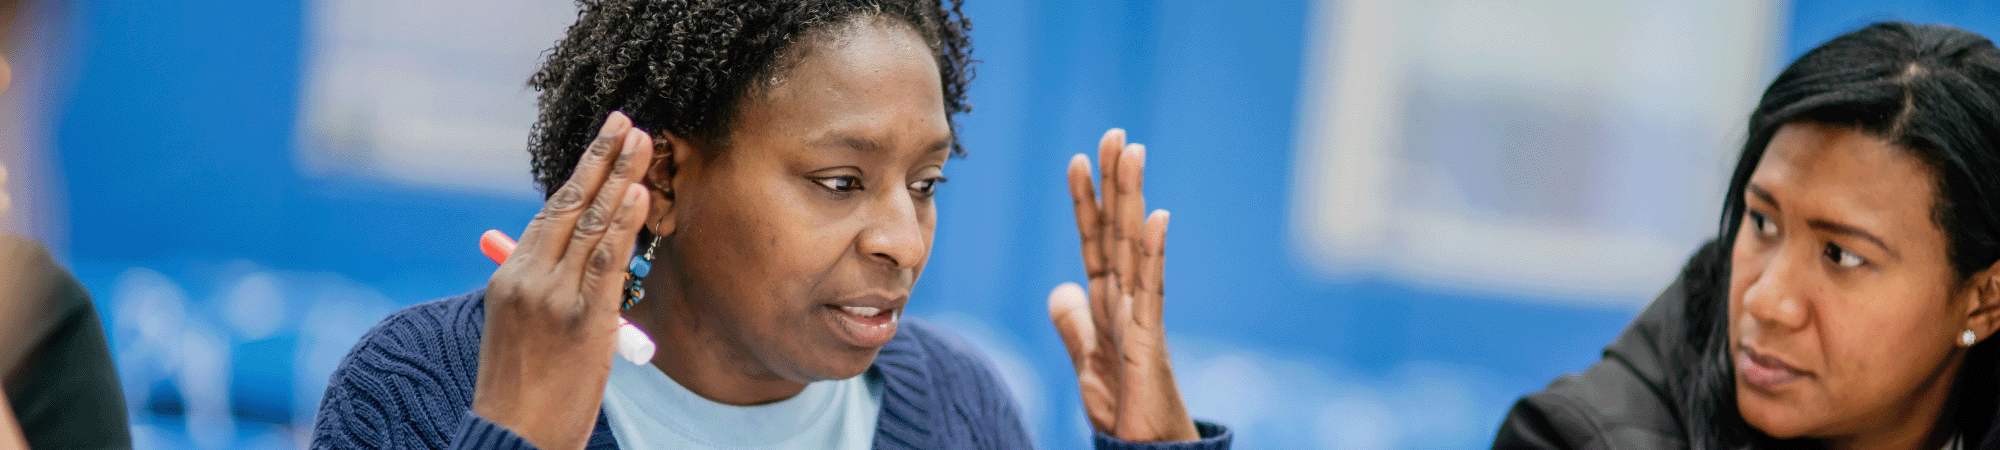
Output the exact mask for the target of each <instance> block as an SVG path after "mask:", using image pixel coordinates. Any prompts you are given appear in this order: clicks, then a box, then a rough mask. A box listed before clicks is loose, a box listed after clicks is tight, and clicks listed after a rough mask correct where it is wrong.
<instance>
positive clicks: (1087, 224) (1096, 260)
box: [1069, 153, 1107, 282]
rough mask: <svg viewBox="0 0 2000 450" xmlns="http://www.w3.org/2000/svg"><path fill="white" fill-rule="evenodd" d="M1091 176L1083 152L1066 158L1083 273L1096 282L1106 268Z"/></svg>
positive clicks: (1100, 217)
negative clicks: (1099, 240)
mask: <svg viewBox="0 0 2000 450" xmlns="http://www.w3.org/2000/svg"><path fill="white" fill-rule="evenodd" d="M1092 184H1093V182H1092V180H1091V179H1090V157H1087V156H1084V155H1083V154H1082V153H1078V154H1076V156H1075V157H1071V158H1070V159H1069V198H1070V203H1071V204H1072V207H1074V208H1075V209H1076V232H1077V235H1078V238H1079V240H1081V241H1082V242H1083V272H1084V274H1085V275H1086V276H1088V277H1089V278H1088V279H1089V280H1092V282H1096V280H1098V279H1099V278H1102V277H1104V271H1105V270H1107V268H1106V267H1105V263H1104V247H1103V246H1102V245H1101V244H1099V243H1098V239H1100V238H1101V237H1102V236H1103V234H1102V233H1103V232H1104V229H1103V226H1104V225H1103V219H1104V216H1103V214H1101V211H1099V209H1098V206H1097V189H1096V188H1094V187H1092V186H1091V185H1092Z"/></svg>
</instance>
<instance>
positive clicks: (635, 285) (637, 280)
mask: <svg viewBox="0 0 2000 450" xmlns="http://www.w3.org/2000/svg"><path fill="white" fill-rule="evenodd" d="M659 247H660V236H659V235H653V237H652V239H648V240H647V241H646V251H644V252H640V253H639V254H636V255H632V262H631V263H630V264H627V265H626V266H625V309H632V305H636V304H639V300H640V299H644V298H646V286H645V284H644V283H643V282H644V281H645V280H646V274H647V273H651V272H652V271H653V249H655V248H659Z"/></svg>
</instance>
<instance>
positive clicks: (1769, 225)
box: [1745, 211, 1778, 236]
mask: <svg viewBox="0 0 2000 450" xmlns="http://www.w3.org/2000/svg"><path fill="white" fill-rule="evenodd" d="M1745 216H1747V218H1748V219H1750V229H1751V230H1752V231H1755V232H1757V235H1758V236H1776V235H1778V224H1777V223H1776V222H1772V221H1771V218H1770V217H1768V216H1765V215H1764V213H1760V212H1756V211H1750V212H1749V213H1748V214H1745Z"/></svg>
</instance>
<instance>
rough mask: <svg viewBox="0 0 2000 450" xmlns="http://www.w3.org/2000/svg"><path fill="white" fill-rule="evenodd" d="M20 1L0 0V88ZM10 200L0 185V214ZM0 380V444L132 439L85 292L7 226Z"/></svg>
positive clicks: (108, 444) (1, 169)
mask: <svg viewBox="0 0 2000 450" xmlns="http://www.w3.org/2000/svg"><path fill="white" fill-rule="evenodd" d="M25 6H26V5H23V4H22V2H18V1H11V0H0V94H4V93H5V91H6V88H7V85H8V84H11V82H12V81H13V65H12V64H11V63H10V60H13V58H15V56H16V55H17V53H16V52H15V48H14V44H15V42H14V39H13V37H14V34H15V33H16V32H17V31H18V30H16V29H15V26H14V25H15V24H16V20H17V17H16V16H17V15H19V14H21V13H23V9H24V7H25ZM8 113H9V114H19V113H20V112H19V111H9V112H8ZM8 138H9V137H8V136H0V139H8ZM5 180H6V166H5V165H0V183H4V182H5ZM10 199H11V198H10V197H9V196H8V195H7V193H6V191H5V190H4V189H0V214H6V213H7V206H8V205H9V202H10ZM0 387H4V389H0V391H4V393H5V394H4V397H3V398H4V399H5V400H6V401H4V402H0V449H13V448H44V449H52V448H65V449H69V448H75V449H116V448H131V447H132V438H131V430H130V429H129V428H128V426H127V424H126V419H125V415H126V410H125V398H124V397H123V395H124V391H122V390H120V389H119V388H118V375H117V373H116V372H115V371H114V369H113V367H112V365H111V348H110V347H109V346H108V345H107V344H106V343H105V340H104V326H103V325H102V324H101V323H100V322H99V321H98V318H97V309H96V307H95V306H94V305H93V304H92V303H91V301H90V293H89V292H87V291H85V290H84V288H83V285H82V284H80V283H78V282H77V281H76V278H75V277H73V276H70V274H69V272H68V271H66V270H64V269H63V268H62V267H61V266H58V265H56V263H55V260H54V259H52V258H50V257H49V253H48V250H46V249H44V248H43V247H42V245H41V244H39V243H36V242H34V241H30V240H27V239H23V238H20V237H17V236H12V235H0Z"/></svg>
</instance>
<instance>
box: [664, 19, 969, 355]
mask: <svg viewBox="0 0 2000 450" xmlns="http://www.w3.org/2000/svg"><path fill="white" fill-rule="evenodd" d="M798 45H800V46H802V47H801V48H796V49H794V51H793V53H791V55H790V56H792V57H791V58H790V59H788V60H786V61H785V62H786V63H785V64H783V65H781V68H780V71H781V72H780V75H779V76H778V77H777V78H775V79H774V81H772V83H773V84H769V85H766V86H764V87H761V88H758V89H753V91H752V93H751V94H750V95H748V96H747V97H746V98H745V100H744V102H743V103H742V104H741V106H740V112H739V116H738V117H737V118H736V122H735V125H734V126H732V128H731V133H730V136H729V148H726V149H721V151H717V152H708V153H710V154H715V155H719V156H717V157H716V159H713V160H706V161H699V162H695V163H690V164H688V165H687V166H684V167H683V168H682V169H681V171H682V173H681V175H680V176H678V177H677V179H680V180H681V182H679V184H678V185H677V187H676V189H677V192H676V198H677V200H676V201H675V203H677V204H676V205H675V209H676V210H677V211H678V212H677V213H676V214H677V215H678V216H677V217H679V220H678V221H677V224H678V225H677V227H676V229H675V231H674V235H673V236H672V238H670V239H669V240H668V242H669V243H670V244H669V245H663V250H667V251H668V252H669V255H670V257H671V258H672V260H673V261H677V262H678V263H679V264H681V265H682V266H681V267H679V270H680V272H681V273H682V275H683V277H684V278H683V279H682V280H680V282H681V284H682V287H681V289H680V290H681V293H682V295H684V296H685V297H686V301H688V302H691V303H693V304H694V305H695V308H697V309H699V310H700V311H701V312H702V314H703V315H705V316H706V317H703V318H698V319H696V320H694V321H692V322H691V323H693V324H694V325H695V326H698V327H701V326H712V327H715V328H717V329H714V330H708V331H712V332H711V333H704V335H707V336H716V337H719V338H720V339H722V340H724V342H713V343H704V345H714V346H715V347H717V348H723V349H728V351H730V352H731V353H733V354H732V355H731V356H730V359H734V360H739V361H744V362H746V363H747V364H748V366H747V367H746V368H745V370H750V371H753V372H763V373H751V374H750V375H751V376H753V377H762V376H772V377H779V378H783V379H786V380H790V381H794V382H811V381H818V380H828V379H841V378H847V377H852V376H855V375H858V374H860V373H862V372H863V371H864V370H866V369H867V368H868V367H869V365H871V364H873V362H874V358H875V354H876V352H877V351H878V350H880V349H881V347H882V346H883V345H884V344H886V343H887V342H888V341H889V339H890V338H891V337H892V336H894V333H895V332H896V321H897V318H898V316H899V315H901V314H902V310H903V306H904V304H905V303H906V302H907V301H908V300H909V294H910V289H911V286H912V285H913V284H915V283H916V281H917V276H918V275H919V274H921V273H922V272H923V268H924V262H925V259H926V258H928V257H929V255H930V250H931V236H932V233H933V232H934V231H935V229H936V226H937V215H936V207H935V206H934V205H933V203H932V192H933V189H935V188H936V187H937V184H938V183H939V182H940V181H941V180H942V176H943V170H944V164H945V160H946V159H947V158H948V157H949V156H950V149H951V142H952V132H951V128H950V126H949V125H948V124H947V122H946V120H945V110H944V101H943V94H942V92H943V90H942V88H941V87H940V86H941V84H940V80H939V75H938V66H937V65H936V62H935V60H933V59H932V56H931V52H930V50H929V48H928V47H926V46H925V44H924V42H923V40H922V39H920V38H919V36H918V35H917V34H916V32H915V31H913V30H911V29H910V28H909V27H907V26H904V25H902V24H900V23H898V22H895V21H891V20H878V19H871V18H863V19H859V20H857V21H854V22H851V23H849V24H845V25H833V26H832V29H829V30H823V32H820V33H814V34H812V35H810V36H809V37H807V38H805V39H803V40H801V41H800V43H799V44H798Z"/></svg>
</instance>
